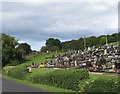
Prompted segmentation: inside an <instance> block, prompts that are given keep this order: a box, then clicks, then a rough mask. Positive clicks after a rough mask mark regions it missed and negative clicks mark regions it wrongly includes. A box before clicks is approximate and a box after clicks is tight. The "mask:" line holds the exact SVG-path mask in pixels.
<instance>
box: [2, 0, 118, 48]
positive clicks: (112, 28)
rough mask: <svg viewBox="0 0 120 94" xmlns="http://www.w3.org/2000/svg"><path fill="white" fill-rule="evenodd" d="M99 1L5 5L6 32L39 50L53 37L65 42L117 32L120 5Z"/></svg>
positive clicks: (4, 28)
mask: <svg viewBox="0 0 120 94" xmlns="http://www.w3.org/2000/svg"><path fill="white" fill-rule="evenodd" d="M85 1H87V0H85ZM98 1H99V2H95V1H94V2H74V3H73V2H72V3H71V2H61V3H57V2H56V3H48V2H45V1H44V2H40V3H39V2H37V1H36V2H34V3H33V2H32V0H31V2H28V1H27V2H22V3H20V2H19V3H4V4H3V5H4V6H3V15H4V16H3V32H5V33H7V34H10V35H13V36H15V37H17V38H19V39H20V41H22V42H28V43H30V44H31V45H32V48H33V49H37V50H38V49H40V47H41V46H42V45H43V44H44V42H45V40H46V39H47V38H49V37H55V38H59V39H61V40H63V41H64V40H70V39H73V38H80V37H82V36H83V35H86V36H90V35H101V34H105V33H108V34H111V33H113V32H117V31H116V30H117V26H118V24H117V22H118V21H117V20H118V17H117V15H118V14H117V2H113V1H112V3H111V2H108V1H104V2H103V1H101V2H100V0H98ZM106 25H107V30H106Z"/></svg>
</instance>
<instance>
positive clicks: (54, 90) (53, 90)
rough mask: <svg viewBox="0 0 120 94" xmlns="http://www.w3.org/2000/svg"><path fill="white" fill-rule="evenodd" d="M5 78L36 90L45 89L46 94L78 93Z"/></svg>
mask: <svg viewBox="0 0 120 94" xmlns="http://www.w3.org/2000/svg"><path fill="white" fill-rule="evenodd" d="M3 77H4V78H6V79H8V80H11V81H15V82H18V83H21V84H23V85H27V86H32V87H35V88H38V89H43V90H45V91H46V92H76V91H72V90H67V89H61V88H57V87H52V86H48V85H42V84H33V83H30V82H28V81H27V80H19V79H15V78H11V77H7V76H3Z"/></svg>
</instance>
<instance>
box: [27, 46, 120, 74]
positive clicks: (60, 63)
mask: <svg viewBox="0 0 120 94" xmlns="http://www.w3.org/2000/svg"><path fill="white" fill-rule="evenodd" d="M118 51H119V48H118V46H102V47H99V48H95V47H88V49H86V52H85V51H81V50H73V51H68V52H65V53H63V54H62V55H60V54H59V55H54V54H53V55H52V56H51V57H50V59H49V60H47V59H46V61H45V62H32V63H31V65H29V67H27V68H28V70H30V71H31V69H32V68H55V69H57V68H58V69H59V68H67V69H68V68H74V69H83V68H84V69H87V70H89V71H93V72H113V73H120V57H119V54H118V53H119V52H118Z"/></svg>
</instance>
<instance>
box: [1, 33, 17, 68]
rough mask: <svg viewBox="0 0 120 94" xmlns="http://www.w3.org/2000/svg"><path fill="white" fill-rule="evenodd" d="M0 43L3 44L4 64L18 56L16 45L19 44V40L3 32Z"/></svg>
mask: <svg viewBox="0 0 120 94" xmlns="http://www.w3.org/2000/svg"><path fill="white" fill-rule="evenodd" d="M0 43H1V44H2V66H5V65H6V64H10V63H12V61H13V60H14V59H15V58H16V49H15V47H16V46H17V45H18V41H17V40H16V39H15V38H14V37H12V36H10V35H6V34H2V40H0Z"/></svg>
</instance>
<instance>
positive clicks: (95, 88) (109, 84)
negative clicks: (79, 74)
mask: <svg viewBox="0 0 120 94" xmlns="http://www.w3.org/2000/svg"><path fill="white" fill-rule="evenodd" d="M119 84H120V83H119V82H118V81H117V80H115V79H108V78H98V79H96V80H95V81H93V82H91V83H90V84H87V85H86V86H85V87H84V91H85V93H86V94H89V93H90V92H91V93H92V94H94V93H95V92H108V93H110V94H113V93H114V92H116V93H115V94H117V92H118V90H119V89H118V87H119ZM119 92H120V91H119Z"/></svg>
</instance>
